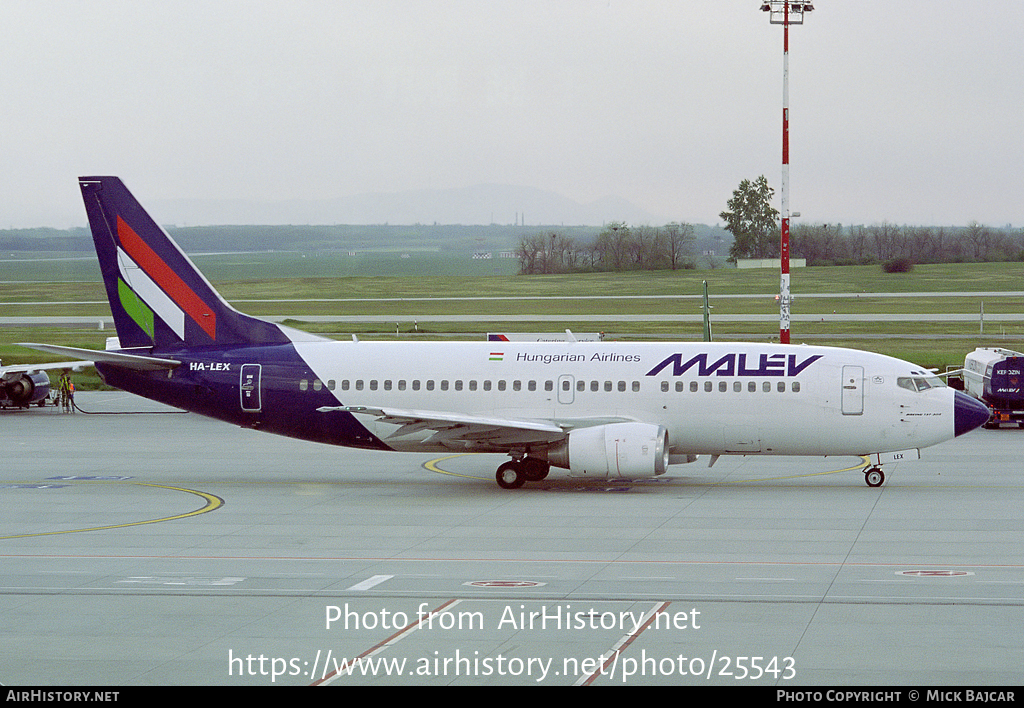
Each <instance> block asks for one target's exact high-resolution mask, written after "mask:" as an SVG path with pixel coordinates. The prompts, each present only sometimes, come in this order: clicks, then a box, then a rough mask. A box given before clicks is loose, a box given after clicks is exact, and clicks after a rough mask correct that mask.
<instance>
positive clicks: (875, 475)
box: [864, 467, 885, 487]
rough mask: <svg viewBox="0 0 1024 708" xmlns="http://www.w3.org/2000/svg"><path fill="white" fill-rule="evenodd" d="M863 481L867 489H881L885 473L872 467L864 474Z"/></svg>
mask: <svg viewBox="0 0 1024 708" xmlns="http://www.w3.org/2000/svg"><path fill="white" fill-rule="evenodd" d="M864 481H865V482H867V485H868V486H869V487H881V486H882V482H884V481H885V473H884V472H882V470H881V469H879V468H878V467H872V468H871V469H869V470H868V471H867V472H865V473H864Z"/></svg>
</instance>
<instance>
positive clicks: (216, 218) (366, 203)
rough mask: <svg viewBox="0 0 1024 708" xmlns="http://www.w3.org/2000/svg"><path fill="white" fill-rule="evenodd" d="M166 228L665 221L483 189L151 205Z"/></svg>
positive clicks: (633, 210) (628, 206)
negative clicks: (316, 198)
mask: <svg viewBox="0 0 1024 708" xmlns="http://www.w3.org/2000/svg"><path fill="white" fill-rule="evenodd" d="M147 207H148V209H149V211H150V213H151V214H153V215H154V216H156V217H157V218H158V219H159V220H160V221H161V222H162V223H170V224H177V225H200V224H202V225H205V224H267V225H281V224H465V225H482V224H524V225H537V224H545V225H551V224H554V225H566V226H601V225H603V224H606V223H609V222H612V221H622V222H626V223H627V224H650V225H653V226H660V225H662V224H665V223H667V222H669V221H671V220H672V219H669V218H665V217H661V216H657V215H654V214H651V213H649V212H647V211H644V210H643V209H641V208H640V207H638V206H636V205H635V204H632V203H630V202H628V201H626V200H624V199H619V198H616V197H607V198H604V199H599V200H597V201H594V202H591V203H588V204H581V203H579V202H576V201H573V200H572V199H568V198H566V197H563V196H561V195H559V194H556V193H554V192H548V191H545V190H542V189H534V188H532V187H517V186H510V185H498V184H481V185H475V186H472V187H465V188H462V189H422V190H413V191H406V192H394V193H372V194H358V195H354V196H350V197H340V198H337V199H321V200H286V201H278V202H260V201H252V200H215V199H167V200H153V201H152V202H151V203H150V204H148V205H147Z"/></svg>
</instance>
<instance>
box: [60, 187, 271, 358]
mask: <svg viewBox="0 0 1024 708" xmlns="http://www.w3.org/2000/svg"><path fill="white" fill-rule="evenodd" d="M78 181H79V184H80V185H81V188H82V197H83V199H84V200H85V211H86V213H87V214H88V215H89V226H90V228H91V229H92V237H93V241H95V243H96V255H97V256H98V257H99V261H100V270H101V271H102V273H103V282H104V284H105V285H106V288H107V298H108V299H109V300H110V309H111V311H112V312H113V315H114V325H115V327H116V328H117V336H118V339H119V340H120V344H121V347H122V348H125V349H131V348H136V347H154V348H156V349H180V348H181V347H182V346H183V345H184V346H186V347H194V346H213V345H245V344H276V343H285V342H287V341H289V339H288V337H287V336H286V335H285V334H284V333H283V332H282V330H281V329H280V328H279V327H278V326H277V325H275V324H273V323H271V322H266V321H264V320H260V319H257V318H255V317H250V316H248V315H243V314H242V313H240V312H238V311H237V310H235V309H234V308H233V307H231V306H230V305H229V304H228V303H227V302H225V301H224V299H223V298H221V296H220V295H219V294H218V293H217V291H216V290H214V289H213V286H212V285H210V283H209V281H207V280H206V278H204V277H203V275H202V273H200V272H199V270H198V269H197V268H196V267H195V265H194V264H193V263H192V261H191V260H189V258H188V256H186V255H185V254H184V252H182V250H181V249H180V248H178V245H177V244H176V243H175V242H174V241H173V240H172V239H171V237H170V236H168V235H167V233H166V232H165V231H164V230H163V229H162V228H160V226H158V225H157V223H156V222H155V221H153V219H152V218H151V217H150V216H149V214H147V213H146V211H145V209H143V208H142V206H141V205H140V204H139V203H138V202H137V201H136V200H135V197H133V196H132V194H131V192H129V191H128V189H127V187H125V186H124V184H123V183H122V182H121V180H120V179H118V178H117V177H80V178H79V180H78Z"/></svg>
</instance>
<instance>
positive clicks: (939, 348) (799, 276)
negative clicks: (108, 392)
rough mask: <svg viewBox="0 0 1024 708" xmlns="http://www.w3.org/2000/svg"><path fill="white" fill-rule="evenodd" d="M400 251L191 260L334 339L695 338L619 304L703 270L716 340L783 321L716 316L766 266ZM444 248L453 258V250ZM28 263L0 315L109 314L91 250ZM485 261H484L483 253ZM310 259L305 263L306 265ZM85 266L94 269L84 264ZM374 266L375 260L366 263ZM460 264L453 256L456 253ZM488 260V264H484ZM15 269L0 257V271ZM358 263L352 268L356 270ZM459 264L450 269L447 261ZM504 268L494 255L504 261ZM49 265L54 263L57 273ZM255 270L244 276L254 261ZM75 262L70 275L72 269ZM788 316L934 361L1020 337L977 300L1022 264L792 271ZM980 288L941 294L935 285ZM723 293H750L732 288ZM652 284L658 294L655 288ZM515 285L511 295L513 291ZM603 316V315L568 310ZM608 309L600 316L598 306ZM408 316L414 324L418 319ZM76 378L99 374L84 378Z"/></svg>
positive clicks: (682, 326)
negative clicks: (522, 267) (538, 265)
mask: <svg viewBox="0 0 1024 708" xmlns="http://www.w3.org/2000/svg"><path fill="white" fill-rule="evenodd" d="M375 255H377V256H380V258H381V259H382V260H381V261H380V263H385V262H386V261H387V260H392V261H395V260H397V261H398V262H399V266H400V268H402V269H404V270H401V271H399V272H401V273H405V272H407V273H408V274H406V275H391V276H367V275H352V276H339V275H338V274H337V273H335V272H332V268H333V265H332V263H333V261H334V260H336V259H341V260H344V259H345V258H349V259H353V258H356V259H357V258H358V257H351V256H338V255H336V254H332V258H331V259H327V261H329V262H325V261H324V260H321V259H320V257H313V258H306V259H302V258H297V257H294V254H293V256H292V257H289V258H283V257H282V254H276V253H275V254H224V255H222V256H199V257H196V261H197V264H198V265H199V267H200V268H201V269H202V270H203V271H204V272H205V273H206V274H207V276H208V277H209V278H210V280H211V281H212V282H213V283H214V284H215V285H216V287H217V288H218V289H219V290H220V292H221V293H222V295H223V296H224V297H225V298H226V299H227V300H228V301H229V302H231V303H232V304H234V305H235V307H237V308H238V309H239V310H241V311H243V312H247V313H250V314H254V315H262V316H276V317H287V318H289V319H288V324H290V325H291V326H294V327H299V328H302V329H306V330H309V331H314V332H317V333H322V334H326V335H327V336H333V337H337V338H347V337H349V336H351V334H353V333H355V334H358V335H360V337H363V338H370V339H372V338H394V337H395V336H396V325H395V322H397V323H398V329H399V330H400V332H399V334H398V335H397V336H400V337H402V338H424V339H429V338H439V337H454V336H464V337H467V338H470V339H477V338H481V337H483V335H484V333H486V332H494V331H510V332H514V331H531V332H532V331H561V330H564V329H565V328H570V329H574V330H576V331H588V332H589V331H604V332H607V333H608V334H609V336H610V337H613V338H621V339H634V338H642V339H648V338H662V339H674V338H678V339H686V340H694V339H700V336H701V325H700V323H699V322H673V321H669V322H653V321H638V322H624V321H622V320H621V319H619V318H620V316H621V315H624V314H629V315H657V316H665V315H669V316H689V317H691V318H692V317H693V316H694V315H698V314H699V313H700V293H701V292H702V281H704V280H707V281H708V284H709V289H710V294H711V297H710V299H711V304H712V306H713V314H712V321H713V326H714V332H715V336H716V338H718V339H730V340H736V339H746V340H751V341H771V340H772V339H773V338H776V339H777V337H778V324H777V320H776V321H774V322H773V321H769V322H729V323H727V322H723V321H721V320H718V321H716V320H715V317H716V316H717V317H722V316H724V315H766V316H772V315H774V316H776V317H777V315H778V305H777V303H776V301H775V300H774V297H773V296H772V295H771V293H773V292H776V291H777V289H778V274H777V272H776V271H774V270H742V271H741V270H735V269H717V270H709V271H675V272H669V271H664V272H643V273H618V274H612V273H593V274H582V275H571V276H529V277H526V276H516V275H513V274H510V273H506V274H495V273H494V269H495V268H499V264H500V267H504V266H507V265H508V264H509V263H512V264H513V265H514V261H511V260H509V259H500V260H491V261H474V262H473V265H474V266H479V267H480V269H482V270H478V272H476V273H468V272H467V273H462V274H452V273H451V272H450V271H451V270H452V268H450V267H449V268H442V262H443V261H444V260H445V255H444V254H437V253H427V254H416V253H409V254H408V255H409V256H410V257H409V258H407V259H402V258H400V256H399V257H398V258H395V255H396V254H375ZM448 260H451V259H450V258H449V259H448ZM32 263H33V265H32V266H31V269H30V270H32V272H31V273H27V272H26V271H25V269H24V268H23V269H22V270H21V271H19V272H21V274H22V275H26V274H32V275H35V276H37V277H43V276H48V277H49V280H47V279H45V278H44V279H42V280H36V281H32V280H31V279H29V278H21V279H6V277H5V276H3V275H0V281H5V282H0V304H2V308H3V313H4V315H7V316H22V317H26V316H40V315H41V316H56V317H61V316H86V317H95V318H96V319H97V321H98V320H99V319H100V318H102V317H109V308H108V306H107V303H106V296H105V294H104V292H103V287H102V285H101V283H100V282H99V275H98V273H97V272H96V269H95V260H94V259H84V260H81V261H79V260H74V261H51V265H54V264H56V263H59V264H61V265H60V266H58V267H51V268H50V270H49V271H48V273H47V272H45V271H43V270H41V269H39V270H38V271H37V270H33V269H37V264H38V262H36V261H33V262H32ZM481 264H483V265H481ZM303 265H305V268H303ZM90 267H91V268H92V275H89V274H88V273H89V268H90ZM375 267H376V266H375ZM460 267H461V266H460ZM488 268H490V270H489V271H488V270H487V269H488ZM13 270H17V269H16V268H15V267H14V264H12V263H11V262H0V274H3V273H6V274H7V275H10V273H11V272H12V271H13ZM357 270H358V269H357ZM456 270H458V269H456ZM499 270H500V268H499ZM54 271H56V272H54ZM253 273H259V274H260V275H261V276H262V277H261V278H259V279H253V278H252V274H253ZM72 275H74V276H75V277H71V276H72ZM792 282H793V285H792V290H793V294H794V296H795V298H796V299H795V302H794V305H793V314H794V316H800V315H813V316H814V321H811V322H800V321H794V323H793V325H792V341H793V342H794V343H799V342H801V341H806V342H807V343H813V344H829V345H836V346H849V347H854V348H859V349H867V350H871V351H877V352H881V353H884V354H889V355H892V356H897V357H899V358H903V359H908V360H911V361H914V362H916V363H918V364H920V365H922V366H926V367H932V368H939V369H943V368H945V367H946V366H947V365H960V364H962V363H963V357H964V355H965V354H966V353H967V352H968V351H970V350H972V349H974V347H976V346H989V345H1002V346H1007V347H1009V348H1017V349H1020V348H1021V347H1022V346H1024V345H1022V344H1021V340H1022V339H1024V323H1020V322H993V321H991V320H989V321H987V322H986V324H985V330H984V333H983V334H982V333H981V331H980V329H981V326H980V317H979V315H980V312H981V308H982V307H984V312H985V314H986V315H988V316H994V315H998V314H1013V315H1016V314H1021V313H1024V299H1022V298H1021V297H1020V296H1019V295H1011V294H1009V293H1014V292H1020V291H1024V264H1021V263H985V264H949V265H920V266H917V267H915V268H914V270H913V271H912V272H910V273H901V274H886V273H883V272H882V270H881V269H880V268H879V267H878V266H856V267H853V266H850V267H834V268H806V269H800V270H795V271H794V272H793V275H792ZM950 292H955V293H988V294H986V295H980V294H978V295H972V296H969V297H950V296H948V295H944V294H943V293H950ZM829 293H858V294H860V296H859V297H833V296H830V295H829ZM880 293H934V295H922V296H917V297H885V296H882V295H880ZM726 295H743V296H747V297H735V298H727V297H723V296H726ZM648 296H659V297H658V298H657V299H650V298H649V297H648ZM513 298H515V299H513ZM891 313H902V314H908V315H915V314H920V315H927V314H940V313H943V314H944V313H954V314H963V315H968V316H970V317H971V318H972V320H971V321H969V322H934V321H924V320H921V321H916V320H914V321H907V322H875V321H859V322H838V321H835V319H834V316H836V315H842V314H851V315H852V314H860V315H864V314H891ZM439 314H446V315H454V314H462V315H473V316H476V319H475V320H474V321H473V322H470V323H465V322H459V323H441V322H432V321H431V319H430V318H431V315H439ZM530 314H536V315H538V316H544V317H550V316H552V315H555V316H564V320H562V321H558V322H552V321H545V322H539V321H533V322H530V321H524V322H515V323H507V322H498V321H495V320H493V319H490V318H491V317H497V316H501V315H530ZM322 315H345V316H349V317H352V316H366V317H370V316H373V317H387V318H389V319H390V318H394V322H388V323H385V324H374V323H369V322H355V323H346V324H341V323H319V324H315V323H311V322H308V321H306V320H304V318H309V317H312V316H322ZM583 315H587V316H598V317H600V318H601V319H600V320H599V321H587V322H582V321H579V320H576V319H574V318H577V317H580V316H583ZM604 316H606V319H605V317H604ZM413 320H417V321H418V323H419V326H418V330H419V331H418V332H414V331H413V329H414V327H413ZM113 334H114V333H113V332H112V331H110V330H109V329H108V330H102V331H101V330H99V329H98V327H96V326H92V327H82V328H43V327H20V326H19V327H11V326H5V327H4V336H3V337H2V342H0V358H2V359H3V360H4V361H5V362H7V363H22V362H24V363H35V362H41V361H46V360H52V357H48V356H47V355H45V354H41V353H35V352H32V351H30V350H26V349H23V348H20V347H14V346H11V345H10V343H12V342H17V341H37V342H50V343H57V344H66V345H71V346H82V347H91V348H102V346H103V343H104V340H105V338H106V337H107V336H111V335H113ZM79 380H80V382H81V384H82V386H83V387H84V388H88V387H90V386H91V385H94V384H95V380H93V379H89V378H86V377H82V376H80V377H79Z"/></svg>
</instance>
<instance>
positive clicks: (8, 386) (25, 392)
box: [0, 373, 50, 406]
mask: <svg viewBox="0 0 1024 708" xmlns="http://www.w3.org/2000/svg"><path fill="white" fill-rule="evenodd" d="M49 393H50V377H48V376H47V375H46V374H43V373H35V374H20V375H18V376H17V377H14V378H9V379H3V380H0V398H6V399H7V401H8V402H9V403H10V404H11V405H14V406H28V405H29V404H30V403H37V402H38V401H41V400H43V399H44V398H46V397H47V396H48V395H49Z"/></svg>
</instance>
